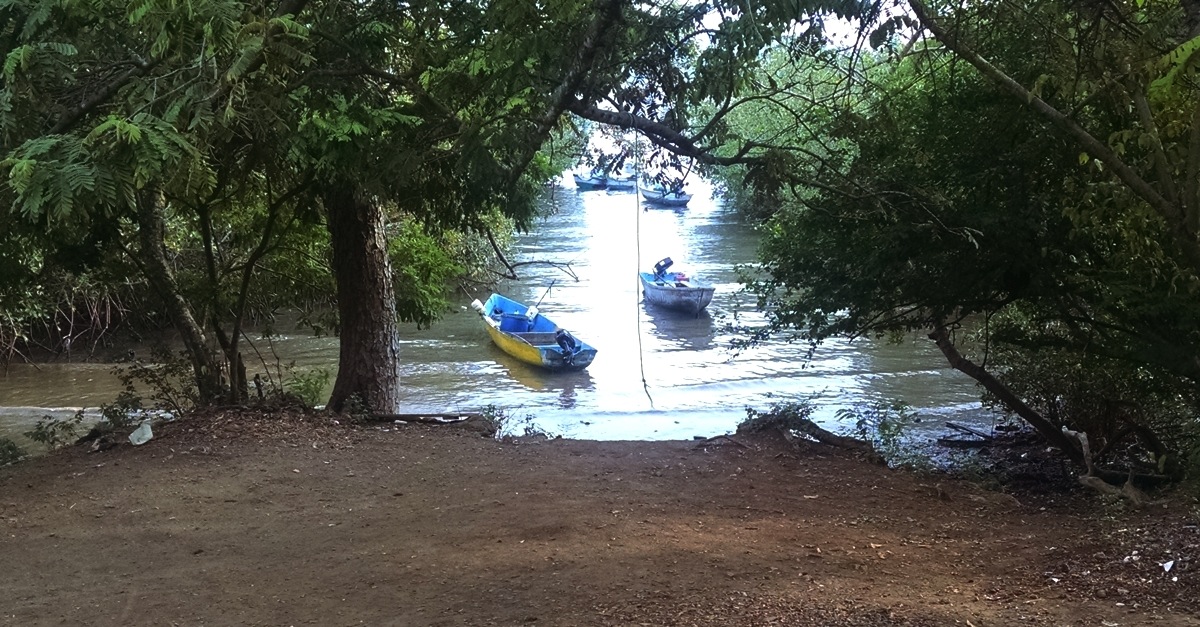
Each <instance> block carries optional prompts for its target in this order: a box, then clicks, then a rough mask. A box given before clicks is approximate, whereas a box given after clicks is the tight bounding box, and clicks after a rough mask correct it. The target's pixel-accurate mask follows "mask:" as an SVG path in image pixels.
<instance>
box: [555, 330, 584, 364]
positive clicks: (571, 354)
mask: <svg viewBox="0 0 1200 627" xmlns="http://www.w3.org/2000/svg"><path fill="white" fill-rule="evenodd" d="M554 341H555V342H558V345H559V347H561V348H562V349H563V363H565V364H567V365H572V364H574V363H575V353H578V352H579V348H580V346H579V342H578V341H577V340H576V339H575V336H573V335H571V334H570V333H567V330H566V329H562V328H560V329H558V330H557V331H555V332H554Z"/></svg>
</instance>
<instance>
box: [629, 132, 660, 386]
mask: <svg viewBox="0 0 1200 627" xmlns="http://www.w3.org/2000/svg"><path fill="white" fill-rule="evenodd" d="M632 116H633V114H632V113H631V114H630V117H632ZM633 183H634V184H633V207H634V210H635V211H636V218H635V219H636V222H635V226H634V237H636V238H637V240H636V244H637V245H636V246H635V249H636V252H635V254H634V258H635V259H636V260H637V272H638V274H639V277H638V279H637V287H636V288H635V289H634V290H633V302H634V307H633V311H634V315H635V316H636V318H635V320H636V321H637V340H638V369H639V370H640V372H641V374H642V391H643V392H645V393H646V399H647V400H649V401H650V409H654V397H653V396H650V383H649V382H648V381H646V356H645V352H644V351H643V350H642V308H641V307H640V306H639V305H640V303H639V294H640V293H641V291H642V279H641V277H640V274H641V272H642V189H641V187H642V159H641V151H640V147H639V144H638V134H637V132H636V131H635V132H634V134H633Z"/></svg>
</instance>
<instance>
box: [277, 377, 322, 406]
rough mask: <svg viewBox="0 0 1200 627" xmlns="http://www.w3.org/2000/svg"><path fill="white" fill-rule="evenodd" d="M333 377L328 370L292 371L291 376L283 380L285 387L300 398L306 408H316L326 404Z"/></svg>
mask: <svg viewBox="0 0 1200 627" xmlns="http://www.w3.org/2000/svg"><path fill="white" fill-rule="evenodd" d="M332 377H333V373H332V372H331V371H330V370H329V369H328V368H315V369H312V370H307V371H304V370H292V372H291V375H290V376H288V377H287V378H286V379H284V380H283V387H284V388H286V389H287V390H288V391H289V392H291V393H292V394H295V395H296V396H298V397H300V400H301V401H302V402H303V403H304V405H305V406H306V407H310V408H311V407H316V406H317V405H320V404H321V403H322V402H324V400H325V395H326V394H328V393H329V381H330V379H331V378H332Z"/></svg>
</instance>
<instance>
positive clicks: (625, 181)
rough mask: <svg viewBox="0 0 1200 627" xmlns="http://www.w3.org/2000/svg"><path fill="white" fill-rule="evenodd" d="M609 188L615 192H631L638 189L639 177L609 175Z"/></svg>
mask: <svg viewBox="0 0 1200 627" xmlns="http://www.w3.org/2000/svg"><path fill="white" fill-rule="evenodd" d="M607 185H608V189H609V191H615V192H631V191H633V190H635V189H637V179H635V178H633V177H629V178H624V177H619V176H616V177H614V176H610V177H608V183H607Z"/></svg>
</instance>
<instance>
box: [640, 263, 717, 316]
mask: <svg viewBox="0 0 1200 627" xmlns="http://www.w3.org/2000/svg"><path fill="white" fill-rule="evenodd" d="M674 263H675V262H674V261H671V258H670V257H667V258H665V259H663V260H662V261H659V262H658V263H656V264H654V272H639V273H638V278H639V279H641V281H642V296H643V297H644V299H645V301H646V302H647V303H650V304H652V305H658V306H660V307H666V308H668V309H676V310H679V311H683V312H687V313H690V314H698V313H700V311H701V310H703V309H704V308H705V307H707V306H708V304H709V303H711V302H712V298H713V293H714V292H716V291H717V288H716V287H715V286H713V284H712V283H709V282H708V281H704V280H702V279H698V278H696V277H688V276H687V275H686V274H684V273H682V272H668V268H670V267H671V265H672V264H674Z"/></svg>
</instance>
